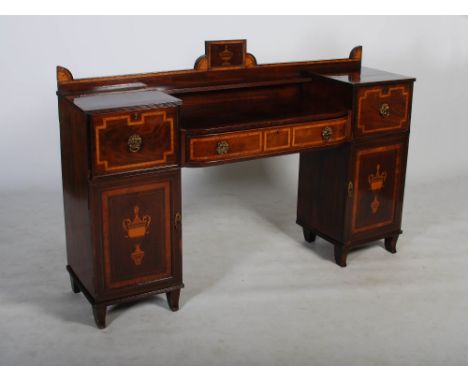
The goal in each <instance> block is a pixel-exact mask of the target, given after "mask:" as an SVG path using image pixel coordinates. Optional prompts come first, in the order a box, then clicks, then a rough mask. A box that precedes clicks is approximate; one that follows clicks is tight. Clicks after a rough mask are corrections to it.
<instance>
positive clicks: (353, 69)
mask: <svg viewBox="0 0 468 382" xmlns="http://www.w3.org/2000/svg"><path fill="white" fill-rule="evenodd" d="M361 60H362V48H361V47H356V48H354V49H353V50H352V51H351V53H350V56H349V58H345V59H337V60H321V61H304V62H292V63H281V64H266V65H259V64H257V60H256V59H255V57H254V56H253V55H252V54H251V53H248V52H247V43H246V40H227V41H207V42H206V43H205V54H204V55H203V56H201V57H199V58H198V59H197V60H196V62H195V67H194V69H193V70H181V71H174V72H162V73H146V74H134V75H126V76H113V77H100V78H86V79H74V78H73V75H72V74H71V72H70V71H69V70H68V69H65V68H63V67H57V83H58V91H57V95H58V103H59V118H60V136H61V148H62V175H63V191H64V192H63V194H64V210H65V228H66V238H67V259H68V265H67V270H68V271H69V273H70V278H71V286H72V290H73V292H75V293H78V292H80V291H82V292H83V294H84V295H85V296H86V298H87V299H88V300H89V301H90V303H91V304H92V307H93V313H94V317H95V321H96V324H97V326H98V327H100V328H103V327H105V325H106V307H107V306H109V305H113V304H118V303H121V302H125V301H129V300H133V299H137V298H142V297H145V296H148V295H151V294H157V293H166V295H167V300H168V304H169V307H170V309H171V310H174V311H175V310H178V308H179V296H180V289H181V288H182V287H183V282H182V241H181V237H182V215H181V191H180V168H181V167H183V166H187V167H190V166H208V165H219V164H223V163H228V162H233V161H240V160H249V159H255V158H260V157H264V156H271V155H282V154H290V153H297V152H299V153H300V165H299V190H298V204H297V223H298V224H299V225H301V226H302V228H303V233H304V238H305V240H306V241H307V242H313V241H315V239H316V236H317V235H318V236H320V237H322V238H324V239H326V240H328V241H330V242H331V243H333V244H334V254H335V261H336V263H337V264H338V265H340V266H346V261H347V255H348V252H349V250H350V249H352V248H354V247H357V246H360V245H362V244H365V243H367V242H370V241H374V240H379V239H384V240H385V248H386V249H387V250H388V251H389V252H391V253H394V252H396V243H397V240H398V237H399V235H400V234H401V213H402V206H403V191H404V182H405V170H406V159H407V152H408V139H409V128H410V119H411V102H412V90H413V82H414V79H413V78H409V77H404V76H400V75H397V74H392V73H387V72H383V71H379V70H375V69H370V68H362V67H361Z"/></svg>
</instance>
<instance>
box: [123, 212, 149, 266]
mask: <svg viewBox="0 0 468 382" xmlns="http://www.w3.org/2000/svg"><path fill="white" fill-rule="evenodd" d="M133 213H134V218H133V220H130V219H128V218H127V219H124V220H123V221H122V226H123V229H124V231H125V233H126V235H125V237H127V238H129V239H132V240H133V241H134V246H135V250H134V251H133V252H132V253H131V254H130V257H131V258H132V260H133V262H134V263H135V265H140V264H141V262H142V261H143V257H144V256H145V252H144V251H143V250H142V249H141V242H140V241H141V239H142V238H143V237H144V236H145V235H147V234H148V233H149V226H150V223H151V217H150V216H149V215H145V216H143V218H140V207H138V206H135V207H133Z"/></svg>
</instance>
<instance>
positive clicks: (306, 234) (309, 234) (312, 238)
mask: <svg viewBox="0 0 468 382" xmlns="http://www.w3.org/2000/svg"><path fill="white" fill-rule="evenodd" d="M302 232H303V233H304V239H305V241H307V242H308V243H312V242H313V241H315V238H316V236H317V235H316V234H315V233H313V232H311V231H309V230H308V229H307V228H302Z"/></svg>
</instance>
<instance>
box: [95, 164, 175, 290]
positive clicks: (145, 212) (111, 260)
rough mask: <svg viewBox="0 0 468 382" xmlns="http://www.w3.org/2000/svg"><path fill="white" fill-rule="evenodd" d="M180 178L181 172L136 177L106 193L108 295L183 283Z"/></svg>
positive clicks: (104, 266) (102, 197)
mask: <svg viewBox="0 0 468 382" xmlns="http://www.w3.org/2000/svg"><path fill="white" fill-rule="evenodd" d="M179 176H180V170H177V171H173V172H169V173H168V174H167V175H159V176H157V177H156V178H155V177H151V176H141V177H134V178H128V180H127V181H126V182H125V185H123V184H122V182H119V183H117V184H106V185H104V186H103V187H102V188H101V189H100V192H99V201H100V205H101V224H100V226H101V232H102V233H101V237H102V239H101V240H102V243H101V248H102V255H103V256H102V259H103V260H102V262H103V263H102V267H101V269H102V270H103V276H104V285H103V288H104V290H105V291H112V290H114V291H116V290H118V289H121V288H132V287H144V286H145V285H148V284H154V283H171V282H175V281H181V280H177V279H179V278H180V252H179V250H180V248H179V246H178V241H179V240H178V232H179V231H180V230H177V229H176V228H177V227H175V226H174V220H175V219H174V216H175V214H176V213H177V212H178V211H176V209H178V208H179V207H178V206H179V204H180V203H179V202H178V198H179V195H180V190H179V187H180V180H179ZM138 178H139V180H136V179H138Z"/></svg>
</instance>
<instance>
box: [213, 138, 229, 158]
mask: <svg viewBox="0 0 468 382" xmlns="http://www.w3.org/2000/svg"><path fill="white" fill-rule="evenodd" d="M228 151H229V143H227V142H226V141H219V142H218V143H217V144H216V152H217V153H218V154H219V155H223V154H227V153H228Z"/></svg>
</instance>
